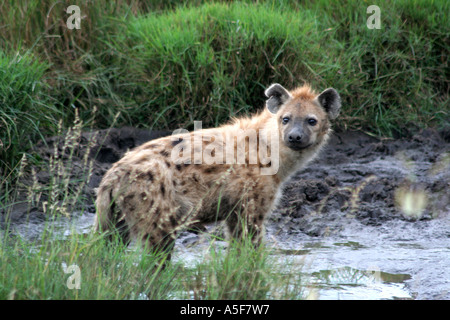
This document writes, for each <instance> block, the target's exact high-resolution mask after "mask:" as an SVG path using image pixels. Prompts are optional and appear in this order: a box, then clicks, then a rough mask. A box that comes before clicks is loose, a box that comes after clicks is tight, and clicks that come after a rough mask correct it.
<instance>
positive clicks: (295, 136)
mask: <svg viewBox="0 0 450 320" xmlns="http://www.w3.org/2000/svg"><path fill="white" fill-rule="evenodd" d="M288 139H289V142H292V143H300V142H302V134H301V133H300V132H293V133H291V134H289V137H288Z"/></svg>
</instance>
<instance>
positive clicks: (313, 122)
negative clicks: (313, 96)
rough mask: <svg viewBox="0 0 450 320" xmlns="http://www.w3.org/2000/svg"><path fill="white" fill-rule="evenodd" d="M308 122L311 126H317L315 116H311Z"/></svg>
mask: <svg viewBox="0 0 450 320" xmlns="http://www.w3.org/2000/svg"><path fill="white" fill-rule="evenodd" d="M308 124H309V125H310V126H315V125H316V124H317V120H316V119H314V118H309V119H308Z"/></svg>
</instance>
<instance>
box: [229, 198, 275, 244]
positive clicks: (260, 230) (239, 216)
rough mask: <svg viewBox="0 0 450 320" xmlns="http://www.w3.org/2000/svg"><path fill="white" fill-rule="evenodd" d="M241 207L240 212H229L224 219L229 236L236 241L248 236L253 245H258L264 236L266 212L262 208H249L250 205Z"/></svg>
mask: <svg viewBox="0 0 450 320" xmlns="http://www.w3.org/2000/svg"><path fill="white" fill-rule="evenodd" d="M243 209H244V210H242V211H240V212H238V211H234V212H232V213H230V215H229V217H228V219H227V221H226V223H227V227H228V232H229V237H230V238H231V239H236V240H238V241H242V240H245V239H248V238H249V239H251V242H252V244H253V245H254V246H255V247H259V246H260V245H261V243H262V239H263V237H264V218H265V215H266V212H265V210H263V209H259V210H258V209H255V208H251V206H249V207H246V208H243Z"/></svg>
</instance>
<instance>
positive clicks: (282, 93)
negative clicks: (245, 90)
mask: <svg viewBox="0 0 450 320" xmlns="http://www.w3.org/2000/svg"><path fill="white" fill-rule="evenodd" d="M264 94H265V95H266V97H267V98H269V99H267V100H266V106H267V109H269V111H270V112H271V113H274V114H275V113H277V112H278V109H279V108H280V106H281V105H282V104H283V103H285V102H286V101H287V100H288V99H289V98H291V94H290V93H289V91H287V90H286V89H285V88H283V86H282V85H280V84H278V83H274V84H273V85H271V86H270V87H269V88H267V89H266V91H264Z"/></svg>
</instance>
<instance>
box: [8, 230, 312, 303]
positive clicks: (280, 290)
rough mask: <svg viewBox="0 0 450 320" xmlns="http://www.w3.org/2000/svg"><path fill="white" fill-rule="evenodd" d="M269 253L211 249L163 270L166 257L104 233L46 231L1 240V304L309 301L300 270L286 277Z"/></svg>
mask: <svg viewBox="0 0 450 320" xmlns="http://www.w3.org/2000/svg"><path fill="white" fill-rule="evenodd" d="M270 252H271V251H270V249H266V248H260V249H259V250H255V249H254V248H253V247H251V246H249V245H245V244H244V245H242V244H232V245H230V247H229V248H228V249H226V250H224V249H218V248H216V246H215V245H214V244H212V246H211V248H210V249H209V250H208V251H207V253H206V255H205V258H204V259H201V260H200V261H198V262H197V263H196V264H195V265H193V266H186V265H185V263H184V262H183V261H182V260H179V261H178V262H172V263H170V264H168V265H166V268H165V269H164V270H161V269H160V264H158V262H159V261H160V259H163V257H161V256H154V255H148V254H145V253H144V252H143V251H142V250H140V249H136V248H135V249H127V248H125V247H124V246H123V244H121V242H120V241H116V242H115V243H113V244H111V243H109V242H108V241H107V240H106V238H105V237H103V235H93V234H89V235H86V234H77V233H76V232H73V233H72V234H71V235H70V236H69V237H67V238H65V239H61V235H59V236H58V233H56V231H55V230H52V228H51V227H48V229H47V231H46V232H45V233H44V235H43V237H42V238H41V239H40V240H36V241H34V242H30V241H28V240H25V239H22V238H20V237H16V238H13V239H11V238H9V237H7V236H4V237H2V239H1V242H0V263H1V266H2V267H1V268H0V300H5V299H17V300H23V299H26V300H28V299H33V300H35V299H38V300H47V299H53V300H61V299H70V300H84V299H96V300H97V299H119V300H122V299H132V300H134V299H196V300H197V299H198V300H204V299H239V300H245V299H300V298H303V285H304V284H303V283H302V282H301V277H300V276H299V274H298V269H297V270H296V269H294V268H291V269H290V273H288V272H286V268H284V270H283V273H281V268H280V267H279V266H277V265H276V264H275V262H274V258H271V257H270V256H269V253H270ZM69 266H76V267H77V268H79V272H78V273H75V269H73V270H71V269H66V268H67V267H69ZM77 275H79V278H78V279H79V282H78V284H79V287H78V289H77V287H76V284H77V282H76V280H75V279H76V278H75V277H76V276H77Z"/></svg>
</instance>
